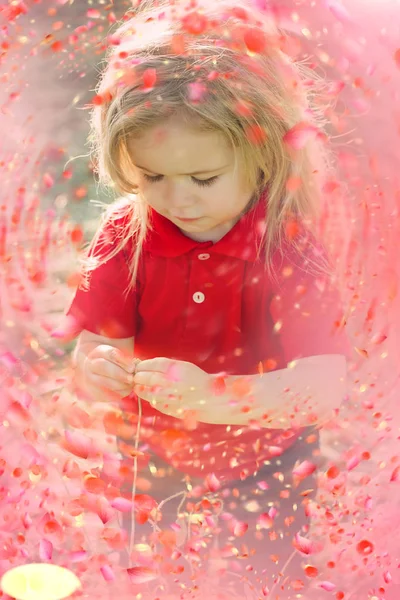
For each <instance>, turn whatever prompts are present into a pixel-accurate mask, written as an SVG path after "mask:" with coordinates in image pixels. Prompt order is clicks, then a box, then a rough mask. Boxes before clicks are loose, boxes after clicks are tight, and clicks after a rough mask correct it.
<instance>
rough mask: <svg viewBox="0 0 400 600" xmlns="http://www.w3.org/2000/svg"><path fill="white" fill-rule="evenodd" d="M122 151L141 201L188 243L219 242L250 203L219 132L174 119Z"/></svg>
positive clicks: (241, 174)
mask: <svg viewBox="0 0 400 600" xmlns="http://www.w3.org/2000/svg"><path fill="white" fill-rule="evenodd" d="M128 149H129V153H130V157H131V160H132V163H133V170H134V173H133V175H134V181H135V183H136V184H137V185H138V188H139V191H140V193H141V196H142V197H143V198H144V199H145V201H146V202H147V203H148V204H149V205H150V206H151V207H152V208H153V209H154V210H155V211H156V212H158V213H160V214H161V215H163V216H164V217H166V218H167V219H169V220H170V221H172V222H173V223H174V224H175V225H177V226H178V227H179V229H180V230H181V231H182V232H183V233H184V234H185V235H186V236H188V237H190V238H192V239H194V240H197V241H213V242H216V241H218V240H219V239H221V238H222V237H223V236H224V235H225V234H226V233H227V232H228V231H229V230H230V229H231V228H232V227H233V226H234V225H235V223H236V222H237V221H238V219H239V218H240V216H241V214H242V212H243V211H244V210H245V209H246V208H247V206H248V205H249V202H250V200H251V199H252V196H253V193H254V190H251V189H249V186H248V184H246V180H245V174H244V172H243V168H242V166H241V165H240V164H238V162H236V161H235V153H234V150H233V148H232V147H231V145H230V144H229V142H228V141H227V140H226V139H225V137H224V136H223V135H222V134H221V133H219V132H204V131H201V130H200V129H196V127H195V126H194V125H193V126H192V127H191V126H189V125H188V124H187V123H185V122H184V121H183V120H179V118H177V117H174V118H171V119H169V120H168V121H166V123H164V124H163V125H158V126H154V127H152V128H150V129H149V130H147V131H146V133H145V134H143V135H142V136H140V137H138V138H135V139H133V140H131V141H130V142H129V145H128Z"/></svg>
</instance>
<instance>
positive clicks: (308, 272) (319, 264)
mask: <svg viewBox="0 0 400 600" xmlns="http://www.w3.org/2000/svg"><path fill="white" fill-rule="evenodd" d="M272 272H273V274H274V275H275V276H276V277H277V278H278V279H282V277H283V278H284V279H285V278H287V277H288V276H290V275H291V274H292V275H297V276H298V277H300V278H301V277H306V278H313V277H314V278H315V279H316V280H317V279H321V278H322V279H326V278H329V277H331V276H332V275H333V266H332V257H331V256H330V254H329V252H328V250H327V248H326V246H325V245H324V244H323V242H322V240H320V239H318V238H317V237H316V235H315V234H314V233H313V232H312V231H310V230H309V229H307V228H306V227H304V226H302V227H301V229H299V231H298V233H297V235H296V236H295V237H294V238H293V239H288V238H286V239H284V240H283V241H282V243H281V244H280V245H279V247H278V248H276V250H275V251H274V253H273V257H272Z"/></svg>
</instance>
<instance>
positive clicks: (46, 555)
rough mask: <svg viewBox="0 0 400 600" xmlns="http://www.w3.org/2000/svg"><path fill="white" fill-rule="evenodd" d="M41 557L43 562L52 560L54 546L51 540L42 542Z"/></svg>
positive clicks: (40, 546)
mask: <svg viewBox="0 0 400 600" xmlns="http://www.w3.org/2000/svg"><path fill="white" fill-rule="evenodd" d="M39 556H40V559H41V560H43V561H46V560H51V559H52V556H53V544H52V543H51V542H49V540H45V539H43V540H40V543H39Z"/></svg>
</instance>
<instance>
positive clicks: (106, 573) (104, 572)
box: [100, 565, 115, 582]
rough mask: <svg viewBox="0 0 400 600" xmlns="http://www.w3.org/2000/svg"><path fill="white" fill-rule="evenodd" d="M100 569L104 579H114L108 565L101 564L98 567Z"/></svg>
mask: <svg viewBox="0 0 400 600" xmlns="http://www.w3.org/2000/svg"><path fill="white" fill-rule="evenodd" d="M100 571H101V574H102V575H103V577H104V580H105V581H108V582H109V581H114V580H115V574H114V571H113V570H112V568H111V567H110V565H103V566H102V567H100Z"/></svg>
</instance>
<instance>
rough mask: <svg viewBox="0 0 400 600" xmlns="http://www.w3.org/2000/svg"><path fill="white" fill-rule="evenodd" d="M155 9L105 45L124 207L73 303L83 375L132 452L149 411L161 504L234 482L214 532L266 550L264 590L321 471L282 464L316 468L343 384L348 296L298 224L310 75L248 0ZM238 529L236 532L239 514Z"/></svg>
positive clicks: (114, 176) (99, 140)
mask: <svg viewBox="0 0 400 600" xmlns="http://www.w3.org/2000/svg"><path fill="white" fill-rule="evenodd" d="M153 5H154V6H153V8H152V6H151V3H146V2H143V3H142V4H141V5H140V6H139V9H138V10H137V11H136V13H134V14H133V13H132V15H128V16H127V19H126V21H125V23H124V24H123V25H122V26H121V28H120V29H119V30H118V31H117V32H116V33H115V34H114V35H113V36H112V38H111V44H112V51H111V52H110V55H109V59H108V63H107V66H106V68H105V71H104V75H103V78H102V81H101V83H100V86H99V88H98V92H97V96H96V98H95V107H94V110H93V133H94V142H95V151H96V159H97V166H98V172H99V174H100V176H101V178H102V180H103V181H105V182H107V183H109V184H111V185H112V186H113V187H114V189H115V190H116V191H117V192H118V193H119V194H120V195H122V196H123V199H122V200H120V201H118V202H116V203H114V204H112V205H111V207H109V208H108V209H107V210H106V212H105V217H104V219H103V223H102V225H101V227H100V229H99V231H98V233H97V234H96V236H95V238H94V240H93V241H92V243H91V245H90V248H89V252H88V255H87V260H86V263H85V269H84V275H85V279H84V284H83V285H82V287H81V289H79V290H78V291H77V293H76V296H75V298H74V300H73V302H72V305H71V307H70V309H69V312H68V315H69V317H70V319H71V320H72V321H73V323H74V327H75V332H76V333H79V339H78V343H77V348H76V352H75V363H76V373H77V383H78V384H79V387H80V388H81V390H83V391H84V392H85V393H86V394H87V395H88V397H89V398H90V397H94V396H95V397H96V398H97V399H99V398H103V399H104V400H106V401H110V402H118V403H119V404H120V403H121V399H122V405H123V406H124V408H125V409H126V411H127V413H129V414H130V415H131V416H130V417H129V419H130V422H131V423H132V432H133V433H132V439H128V440H125V443H124V444H123V445H122V446H121V448H125V449H126V448H127V447H128V443H127V442H129V443H130V444H131V446H133V444H134V439H133V438H134V435H135V431H136V424H137V422H138V417H137V415H138V414H140V416H141V431H140V436H141V437H140V441H141V443H144V444H145V445H147V446H148V447H149V448H150V449H151V450H152V452H153V453H154V456H155V458H154V462H153V464H152V466H151V472H152V473H153V475H154V482H153V487H152V490H151V491H150V492H149V493H150V494H151V495H152V496H153V497H154V498H156V499H157V500H158V501H161V500H162V499H165V498H166V497H167V496H168V495H169V492H172V493H174V492H175V491H177V490H179V488H180V487H181V486H182V483H181V482H182V481H183V480H185V482H186V486H187V488H188V489H189V490H194V489H196V486H197V489H201V486H202V485H203V489H204V482H206V483H205V485H206V488H207V489H208V490H209V491H210V490H211V491H213V492H216V491H217V490H219V492H218V493H220V494H221V497H222V496H224V497H229V494H230V493H231V492H232V489H231V488H232V486H231V488H229V482H234V483H233V487H234V488H235V489H237V490H239V491H238V492H235V494H236V495H235V494H234V496H235V498H236V499H237V498H238V497H240V498H241V499H243V502H242V504H240V503H239V505H236V507H234V508H232V512H233V513H234V517H233V521H232V520H231V521H230V525H229V527H230V528H231V529H230V530H229V527H228V530H229V531H228V532H227V533H226V532H225V534H226V535H225V534H224V531H225V530H224V531H223V532H222V533H221V536H222V539H223V543H224V544H228V545H229V544H230V545H231V546H232V547H236V549H237V552H236V553H235V552H234V551H232V553H231V555H230V556H231V559H232V560H233V557H234V556H236V557H239V558H243V556H242V554H243V545H244V546H245V547H247V548H250V549H251V548H253V547H255V545H257V544H258V546H257V547H258V548H259V550H258V551H259V552H262V553H263V562H262V563H259V564H257V565H256V566H255V563H256V562H257V559H256V557H251V555H250V556H249V553H247V558H246V559H245V560H244V563H243V562H242V564H241V565H240V567H242V565H243V567H242V568H243V569H245V567H246V565H247V563H251V565H250V566H248V565H247V567H248V568H247V567H246V569H245V571H244V574H245V575H246V577H247V578H248V579H249V581H250V584H251V586H252V587H253V589H255V590H257V593H258V594H261V592H260V591H259V590H261V589H265V588H266V586H267V587H270V588H271V587H272V585H273V581H274V577H277V578H278V579H279V575H278V573H279V570H280V569H281V568H282V566H283V563H284V562H285V560H286V558H287V556H286V557H285V552H286V554H287V553H288V552H289V555H290V554H291V553H292V551H293V548H292V545H291V544H292V539H293V537H294V536H295V535H296V534H297V533H298V532H299V531H300V529H301V527H302V525H305V524H306V520H305V517H304V516H303V517H302V516H300V513H302V512H304V511H301V509H300V507H301V504H302V503H304V498H305V497H307V495H308V496H311V495H312V489H313V487H314V486H313V481H312V478H311V480H310V478H309V479H307V480H303V481H302V484H301V485H300V486H299V487H298V488H296V489H295V487H294V486H293V489H292V490H291V485H290V483H291V472H292V470H293V468H294V465H295V463H302V464H306V463H305V461H306V459H308V460H309V462H314V463H317V462H318V459H317V454H318V435H317V433H316V430H315V426H316V425H320V424H321V423H324V422H325V421H326V420H327V419H328V418H329V417H330V416H331V415H332V414H333V410H334V409H335V408H338V407H339V405H340V403H341V401H342V398H343V394H344V380H345V371H346V369H345V359H344V356H343V354H344V352H343V347H344V346H343V340H341V339H340V337H341V336H339V335H334V333H335V329H337V327H336V325H335V323H336V322H337V321H338V320H340V316H341V315H340V307H339V305H338V302H337V300H335V297H334V295H333V294H331V292H330V286H329V275H328V273H327V265H326V261H325V259H324V255H323V252H322V249H321V247H320V246H319V245H318V244H317V243H316V242H315V240H314V238H313V235H312V232H311V225H310V227H306V224H305V223H306V222H308V224H310V223H312V219H313V216H315V214H316V213H315V209H316V207H317V206H318V202H319V196H320V190H321V186H322V185H323V181H324V173H325V170H324V169H325V165H324V160H323V157H324V150H323V146H322V140H323V137H322V135H320V134H319V133H318V129H317V128H316V124H315V122H314V119H315V115H314V113H313V112H312V111H311V108H310V104H309V101H310V97H311V96H312V94H313V93H314V92H315V86H316V83H315V85H313V84H312V80H311V79H310V77H309V75H307V79H305V78H304V77H301V74H300V70H299V68H298V67H297V66H296V65H295V64H293V63H292V62H291V60H290V59H289V58H288V56H287V55H286V54H285V53H284V51H283V49H284V44H285V38H284V37H283V36H282V34H281V33H280V32H278V31H277V30H275V28H274V27H273V24H272V22H271V21H270V19H269V18H267V15H266V14H264V13H263V12H262V11H261V10H258V9H256V8H254V7H253V6H252V5H251V4H247V3H240V2H237V1H235V2H229V1H228V2H226V1H225V0H218V2H210V3H208V2H207V1H206V0H204V1H203V0H202V1H199V2H191V3H186V2H179V1H178V2H177V1H175V2H171V3H170V4H168V3H163V5H162V6H161V3H158V4H157V3H155V2H154V3H153ZM311 428H314V429H313V431H311ZM128 437H129V436H128ZM276 471H279V472H280V474H279V475H278V476H277V475H276ZM311 471H312V469H311ZM256 473H258V478H259V479H260V480H262V481H263V480H264V482H265V483H264V484H263V485H262V486H259V487H258V488H257V486H256V485H255V483H256V482H255V480H254V475H255V474H256ZM160 474H165V475H167V476H168V477H167V478H166V479H165V480H164V481H162V482H160V479H161V476H160ZM300 479H302V477H301V478H300ZM210 482H213V483H212V484H210ZM246 486H247V487H246ZM268 489H269V491H268ZM307 490H308V491H307ZM238 494H239V495H238ZM302 494H303V496H302ZM253 495H254V498H252V496H253ZM232 501H233V500H231V501H230V502H232ZM235 502H236V503H237V500H235ZM251 502H253V509H252V510H250V509H249V508H248V506H249V503H251ZM254 502H256V505H254ZM296 502H297V504H298V513H297V516H296V518H294V516H291V515H293V505H294V504H295V503H296ZM244 504H246V507H247V508H244ZM232 506H233V505H232ZM254 506H256V508H254ZM257 507H258V508H257ZM274 507H275V508H274ZM275 509H277V510H278V513H277V516H276V517H275ZM267 510H268V511H269V513H268V515H269V516H268V519H269V520H270V521H271V523H270V524H269V525H268V526H265V531H264V532H263V527H262V526H259V525H260V524H259V522H258V521H257V519H258V518H259V516H260V512H261V513H263V514H265V513H266V511H267ZM243 511H244V512H243ZM274 519H275V520H274ZM245 521H246V522H247V523H249V524H250V526H249V529H248V532H247V535H248V536H249V537H248V538H246V537H244V538H243V539H239V538H240V536H241V535H242V533H244V530H245V528H244V530H243V531H242V532H241V533H240V534H239V533H238V532H239V530H240V527H239V528H238V527H236V529H235V526H233V525H232V524H233V523H244V522H245ZM272 521H274V525H272ZM256 523H258V526H257V527H256ZM232 527H233V529H232ZM222 529H224V527H223V526H222ZM225 529H226V527H225ZM269 529H271V531H267V530H269ZM272 532H273V535H272ZM236 534H238V535H239V538H238V536H237V535H236ZM303 534H304V533H303ZM224 535H225V537H224ZM226 536H228V537H226ZM232 536H233V537H232ZM206 546H207V544H206ZM240 548H241V549H240ZM203 550H204V549H203ZM204 552H205V553H206V554H205V555H204V556H203V557H202V559H201V560H202V561H203V562H201V561H200V564H203V565H204V560H206V558H207V557H208V558H209V557H210V546H207V551H206V550H204ZM207 552H208V554H207ZM250 554H251V553H250ZM257 556H258V555H257ZM270 556H275V557H278V558H277V559H276V560H275V559H274V560H271V559H270V558H269V557H270ZM244 557H245V555H244ZM267 557H268V558H267ZM229 560H230V559H229ZM229 560H228V563H229V564H230V562H229ZM229 564H228V567H226V568H227V569H228V570H229V568H230V567H229ZM224 568H225V567H224ZM241 573H242V575H243V571H241ZM301 575H302V573H301ZM181 585H182V586H183V584H181ZM185 585H186V586H187V585H188V583H187V582H186V584H185ZM229 585H233V587H234V586H235V585H237V581H236V580H235V579H233V578H232V577H231V580H230V583H229ZM286 587H287V588H288V589H287V591H286V592H285V593H287V594H288V595H287V597H295V595H296V594H298V593H299V589H300V588H298V587H297V588H296V586H292V587H290V586H289V587H288V586H286ZM289 588H290V589H289ZM227 589H228V588H227ZM280 593H281V594H282V590H281V591H280ZM281 597H286V596H281Z"/></svg>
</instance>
